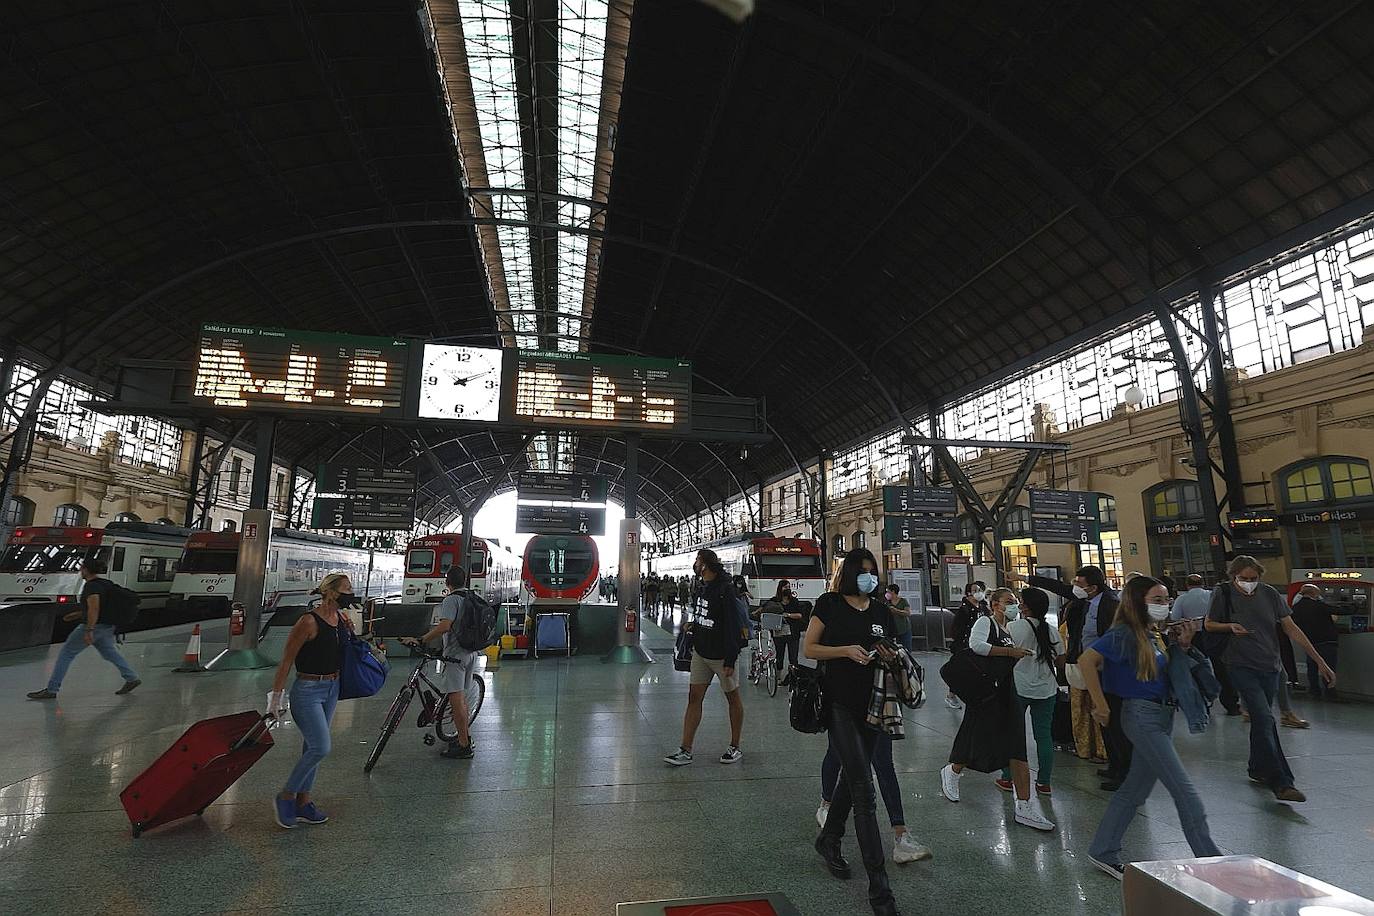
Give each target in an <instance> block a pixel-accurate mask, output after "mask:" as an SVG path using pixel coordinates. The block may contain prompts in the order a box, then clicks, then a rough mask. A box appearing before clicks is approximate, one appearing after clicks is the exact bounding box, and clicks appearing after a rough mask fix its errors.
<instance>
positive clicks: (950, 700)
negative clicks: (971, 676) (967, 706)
mask: <svg viewBox="0 0 1374 916" xmlns="http://www.w3.org/2000/svg"><path fill="white" fill-rule="evenodd" d="M945 705H946V706H948V707H949V708H950V709H963V708H964V704H963V703H961V702H959V698H958V697H956V696H955V695H954V694H952V693H947V694H945Z"/></svg>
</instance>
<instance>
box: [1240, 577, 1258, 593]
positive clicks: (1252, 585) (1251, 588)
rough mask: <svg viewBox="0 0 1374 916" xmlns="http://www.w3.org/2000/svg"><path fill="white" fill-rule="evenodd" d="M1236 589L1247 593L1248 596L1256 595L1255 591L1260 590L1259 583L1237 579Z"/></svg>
mask: <svg viewBox="0 0 1374 916" xmlns="http://www.w3.org/2000/svg"><path fill="white" fill-rule="evenodd" d="M1236 588H1238V589H1240V590H1241V591H1243V592H1245V594H1247V595H1253V594H1254V593H1255V589H1257V588H1259V583H1258V582H1245V581H1244V580H1241V579H1237V580H1236Z"/></svg>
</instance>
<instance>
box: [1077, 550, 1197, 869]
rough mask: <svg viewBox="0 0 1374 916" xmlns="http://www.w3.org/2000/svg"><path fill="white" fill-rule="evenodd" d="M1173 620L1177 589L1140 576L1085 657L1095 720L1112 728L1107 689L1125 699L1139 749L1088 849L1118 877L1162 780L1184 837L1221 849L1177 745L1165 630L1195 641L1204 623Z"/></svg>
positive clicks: (1130, 734) (1125, 719) (1127, 723)
mask: <svg viewBox="0 0 1374 916" xmlns="http://www.w3.org/2000/svg"><path fill="white" fill-rule="evenodd" d="M1168 620H1169V592H1168V589H1167V588H1165V586H1164V583H1163V582H1160V581H1159V580H1158V579H1154V578H1151V577H1150V576H1137V577H1135V578H1133V579H1131V580H1130V581H1129V582H1127V583H1126V587H1125V588H1124V589H1122V594H1121V605H1120V607H1119V608H1118V610H1117V613H1116V621H1115V622H1114V623H1113V625H1112V627H1111V629H1109V630H1108V631H1107V632H1106V633H1104V634H1103V635H1102V636H1100V637H1099V638H1098V639H1097V641H1096V642H1094V643H1093V644H1092V645H1091V646H1088V647H1085V648H1084V650H1083V654H1082V655H1080V656H1079V659H1078V668H1079V670H1080V671H1081V672H1082V673H1083V680H1084V682H1085V683H1086V685H1087V690H1088V693H1089V695H1090V696H1091V697H1092V702H1093V712H1092V715H1093V718H1094V719H1095V720H1096V721H1097V722H1098V724H1100V725H1101V726H1102V727H1103V728H1106V727H1107V723H1108V719H1109V717H1110V715H1111V712H1110V710H1109V708H1108V706H1107V698H1106V695H1105V694H1106V693H1107V692H1110V693H1113V694H1115V695H1116V696H1119V697H1121V698H1122V702H1121V727H1122V730H1123V731H1124V732H1125V733H1126V737H1127V738H1129V739H1130V740H1131V744H1132V745H1134V748H1135V751H1134V754H1133V756H1132V758H1131V768H1130V770H1129V771H1128V772H1127V774H1126V780H1125V781H1124V782H1123V783H1122V784H1121V788H1120V789H1118V790H1117V792H1116V794H1115V795H1113V796H1112V800H1111V801H1110V802H1108V804H1107V813H1106V814H1104V815H1103V816H1102V823H1101V824H1099V825H1098V828H1097V834H1096V835H1095V836H1094V837H1093V841H1092V845H1091V846H1090V847H1089V849H1088V858H1089V859H1090V860H1091V861H1092V863H1093V864H1094V865H1096V866H1097V867H1098V868H1100V869H1102V870H1103V871H1105V872H1106V873H1107V874H1109V875H1112V876H1113V877H1115V878H1117V879H1118V880H1119V879H1120V878H1121V875H1122V873H1123V872H1124V871H1125V866H1124V865H1123V864H1122V862H1121V840H1122V837H1124V836H1125V835H1126V828H1128V827H1129V826H1130V825H1131V821H1132V820H1133V819H1134V818H1135V814H1136V811H1137V810H1138V809H1139V808H1140V806H1141V805H1143V804H1144V803H1145V800H1146V799H1147V798H1149V797H1150V792H1151V791H1153V790H1154V787H1155V783H1156V782H1162V783H1164V787H1165V788H1166V789H1168V790H1169V794H1170V795H1172V796H1173V799H1174V806H1175V807H1176V808H1177V809H1178V819H1179V822H1180V823H1181V825H1182V827H1183V835H1184V836H1185V837H1187V839H1188V845H1189V846H1190V847H1192V850H1193V855H1195V856H1217V855H1221V852H1220V850H1218V849H1217V846H1216V844H1215V843H1213V842H1212V835H1211V832H1210V831H1209V829H1208V827H1207V813H1206V812H1205V811H1204V810H1203V807H1202V797H1201V796H1200V795H1199V794H1198V791H1197V789H1196V788H1194V787H1193V782H1192V780H1191V779H1190V778H1189V777H1188V772H1187V771H1186V770H1185V769H1183V763H1182V761H1180V760H1179V758H1178V751H1177V750H1175V749H1174V742H1173V738H1172V737H1171V734H1170V733H1171V731H1172V730H1173V721H1174V708H1173V707H1172V706H1171V705H1169V678H1168V675H1167V673H1166V668H1167V665H1168V659H1167V656H1166V655H1165V653H1164V648H1165V646H1164V641H1163V639H1162V638H1161V635H1162V634H1163V633H1166V632H1167V633H1168V634H1169V635H1170V636H1172V637H1173V638H1174V639H1176V640H1177V641H1178V643H1179V645H1181V646H1184V647H1187V646H1188V645H1190V644H1191V643H1192V639H1193V635H1194V634H1195V633H1197V631H1198V629H1199V626H1200V621H1198V620H1186V621H1180V622H1178V623H1176V624H1174V625H1172V626H1168V627H1167V629H1166V628H1165V625H1166V624H1167V622H1168Z"/></svg>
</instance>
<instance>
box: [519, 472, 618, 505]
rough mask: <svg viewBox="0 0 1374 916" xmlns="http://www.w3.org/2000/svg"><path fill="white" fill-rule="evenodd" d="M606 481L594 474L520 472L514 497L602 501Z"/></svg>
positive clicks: (584, 501)
mask: <svg viewBox="0 0 1374 916" xmlns="http://www.w3.org/2000/svg"><path fill="white" fill-rule="evenodd" d="M607 489H608V487H607V483H606V478H605V477H600V476H597V475H596V474H522V475H520V480H519V482H518V483H517V484H516V498H517V499H521V500H525V499H547V500H549V501H551V502H572V503H604V502H605V501H606V493H607Z"/></svg>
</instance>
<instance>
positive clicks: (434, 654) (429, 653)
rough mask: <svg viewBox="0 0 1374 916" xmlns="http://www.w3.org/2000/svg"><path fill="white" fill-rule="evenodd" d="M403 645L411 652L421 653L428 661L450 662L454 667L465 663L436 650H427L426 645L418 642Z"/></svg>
mask: <svg viewBox="0 0 1374 916" xmlns="http://www.w3.org/2000/svg"><path fill="white" fill-rule="evenodd" d="M401 645H403V646H406V647H407V648H409V649H410V650H411V651H413V652H418V653H420V655H422V656H423V657H424V658H426V659H428V660H430V661H440V662H450V663H452V664H454V665H461V664H462V663H463V662H462V660H461V659H457V658H449V657H448V656H447V655H445V654H444V653H442V652H439V651H436V650H434V649H426V648H425V645H424V643H422V642H418V641H417V642H415V643H413V644H412V643H401Z"/></svg>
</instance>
